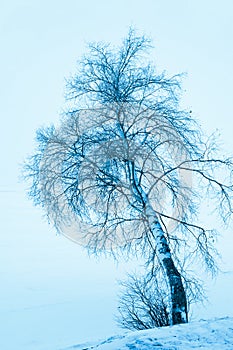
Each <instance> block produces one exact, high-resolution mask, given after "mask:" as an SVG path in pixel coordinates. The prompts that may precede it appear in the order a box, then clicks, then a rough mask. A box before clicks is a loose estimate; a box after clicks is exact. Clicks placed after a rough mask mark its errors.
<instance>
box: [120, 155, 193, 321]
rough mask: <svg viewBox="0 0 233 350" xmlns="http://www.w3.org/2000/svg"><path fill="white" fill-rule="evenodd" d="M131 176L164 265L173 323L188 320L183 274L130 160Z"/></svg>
mask: <svg viewBox="0 0 233 350" xmlns="http://www.w3.org/2000/svg"><path fill="white" fill-rule="evenodd" d="M127 164H128V168H129V178H130V182H131V184H132V187H131V189H132V193H133V195H134V197H135V199H136V200H138V201H139V202H141V204H142V205H143V207H144V214H145V216H146V220H147V222H148V225H149V229H150V232H151V234H152V236H153V240H155V245H156V246H155V249H156V253H157V256H158V258H159V261H160V263H161V265H162V266H163V267H164V270H165V273H166V276H167V280H168V284H169V286H170V293H171V309H172V310H171V324H173V325H174V324H180V323H187V322H188V312H187V299H186V293H185V290H184V286H183V282H182V278H181V275H180V273H179V271H178V270H177V268H176V267H175V264H174V261H173V258H172V255H171V251H170V248H169V243H168V241H167V238H166V236H165V234H164V231H163V228H162V226H161V224H160V222H159V220H158V217H157V214H156V212H155V211H154V209H153V208H152V206H151V204H150V202H149V199H148V196H147V195H146V193H145V192H144V190H143V189H142V187H141V185H140V183H139V181H138V178H137V174H136V171H135V166H134V162H133V161H129V162H128V163H127Z"/></svg>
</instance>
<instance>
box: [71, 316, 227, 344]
mask: <svg viewBox="0 0 233 350" xmlns="http://www.w3.org/2000/svg"><path fill="white" fill-rule="evenodd" d="M72 349H76V350H96V349H98V350H155V349H163V350H189V349H211V350H225V349H228V350H233V317H232V318H230V317H226V318H220V319H213V320H208V321H206V320H201V321H199V322H191V323H188V324H184V325H176V326H172V327H163V328H157V329H150V330H146V331H136V332H129V333H126V334H124V335H120V336H114V337H111V338H109V339H107V340H105V341H102V342H100V343H99V344H91V343H86V344H80V345H74V346H71V347H69V348H66V349H64V350H72Z"/></svg>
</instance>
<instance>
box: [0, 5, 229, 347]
mask: <svg viewBox="0 0 233 350" xmlns="http://www.w3.org/2000/svg"><path fill="white" fill-rule="evenodd" d="M0 5H1V7H0V8H1V10H0V45H1V46H0V47H1V55H0V61H1V64H0V77H1V84H0V103H1V138H0V142H1V148H0V149H1V172H0V216H1V231H0V250H1V252H0V275H1V280H2V287H1V290H0V324H1V326H0V332H3V335H4V336H3V337H2V336H1V335H0V342H1V341H3V342H5V343H4V349H7V346H8V345H7V342H8V341H10V343H9V349H13V348H16V347H15V344H17V346H18V349H20V348H21V347H22V349H39V348H40V347H41V348H42V349H45V348H48V349H50V350H52V344H54V341H55V339H56V341H57V342H58V343H59V344H60V346H66V345H70V344H71V343H72V342H76V343H77V342H82V341H87V340H90V339H92V338H98V337H99V338H101V337H104V336H108V335H111V333H115V332H119V329H117V327H116V324H115V321H114V317H113V314H114V313H115V312H116V308H117V301H116V300H117V288H118V287H117V283H116V280H117V279H119V278H122V277H123V276H125V274H126V271H128V270H129V269H132V268H134V266H135V265H136V262H135V261H129V262H127V263H126V262H119V263H118V264H117V263H116V262H114V261H112V260H109V259H105V258H101V259H100V258H98V259H95V258H93V257H91V258H90V257H89V256H88V254H87V252H86V251H85V250H84V249H83V248H82V247H79V246H78V245H76V244H74V243H72V242H70V241H69V240H67V239H65V238H64V237H61V236H58V235H56V232H55V231H54V229H53V228H52V227H50V226H49V225H48V224H47V222H46V219H45V218H44V217H43V213H42V212H41V211H40V210H39V209H38V208H35V207H33V205H32V203H31V202H30V201H29V200H28V199H27V197H26V194H25V188H26V185H25V184H24V183H22V182H20V181H19V178H20V169H21V164H22V162H23V160H24V159H25V158H26V157H27V156H28V155H30V154H31V153H32V152H33V149H34V146H35V141H34V137H35V131H36V130H37V129H38V128H39V127H41V126H43V125H45V126H47V125H49V124H51V123H57V122H58V121H59V113H60V112H61V111H62V107H63V106H64V91H65V90H64V87H65V78H67V77H69V76H70V75H71V74H73V73H74V72H75V67H76V62H77V60H78V59H79V58H80V57H81V55H82V54H83V53H85V50H86V44H87V43H88V42H93V41H107V42H111V43H113V44H114V45H118V44H119V43H120V41H121V39H122V38H123V37H124V36H125V35H126V34H127V31H128V28H129V26H134V27H135V28H136V29H138V31H139V33H141V34H146V35H148V36H150V37H151V38H152V40H153V45H154V49H153V51H152V53H151V56H150V58H151V60H153V61H155V64H156V66H157V68H158V70H166V71H167V72H168V74H171V75H172V74H176V73H181V72H185V73H187V76H186V78H185V79H184V81H183V89H184V95H183V99H182V104H184V106H186V107H187V108H190V110H192V111H193V115H195V116H196V117H197V118H198V120H199V122H200V123H201V125H202V127H203V129H204V130H205V131H206V132H207V133H212V132H214V131H215V130H216V129H217V130H219V132H220V134H221V140H222V145H223V152H225V153H229V154H230V153H233V138H232V130H233V121H232V120H233V108H232V103H233V102H232V101H233V100H232V81H233V64H232V62H233V45H232V37H233V3H232V1H231V0H222V1H216V0H212V1H210V0H206V1H201V0H190V1H185V0H184V1H182V0H176V1H173V0H144V1H135V0H134V1H131V0H124V1H123V0H118V1H112V2H111V1H107V0H99V1H94V0H87V1H78V0H67V1H54V0H50V1H45V0H40V1H36V0H35V1H32V0H30V1H29V0H28V1H25V0H21V1H16V0H12V1H10V0H8V1H4V0H0ZM209 222H210V223H211V225H214V226H215V224H216V225H218V223H215V222H212V218H211V217H210V218H209ZM232 232H233V230H232V224H231V226H230V227H229V228H228V229H222V231H221V237H220V238H219V241H218V246H217V247H218V249H219V250H220V252H221V253H222V255H223V263H222V269H223V270H224V271H225V272H224V273H223V274H221V275H220V276H219V277H218V278H217V279H216V280H215V281H214V282H210V281H208V296H209V303H208V304H207V305H206V306H205V308H203V307H199V308H198V310H195V312H194V316H193V317H194V318H195V317H196V318H198V317H199V318H200V317H203V318H208V317H214V316H227V315H228V316H233V305H232V302H231V290H232V287H233V275H232V273H233V258H232V254H231V247H232V244H233V233H232ZM12 334H14V336H12ZM9 339H10V340H9ZM0 347H1V346H0ZM1 348H3V347H1Z"/></svg>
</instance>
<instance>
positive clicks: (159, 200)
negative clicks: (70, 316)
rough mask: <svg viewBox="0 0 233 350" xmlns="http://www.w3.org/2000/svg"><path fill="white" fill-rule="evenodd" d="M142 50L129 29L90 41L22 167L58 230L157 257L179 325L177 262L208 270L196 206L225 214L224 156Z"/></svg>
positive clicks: (93, 244) (183, 317)
mask: <svg viewBox="0 0 233 350" xmlns="http://www.w3.org/2000/svg"><path fill="white" fill-rule="evenodd" d="M149 49H150V41H149V40H148V39H147V38H145V37H144V36H137V35H136V33H135V32H134V31H133V30H130V31H129V34H128V36H127V37H126V39H124V40H123V43H122V45H121V46H120V47H119V48H114V47H111V46H110V45H105V44H102V43H97V44H96V43H94V44H91V45H90V47H89V51H88V53H87V55H85V56H84V57H83V58H82V59H81V60H80V62H79V65H78V67H79V68H78V70H77V72H76V73H75V74H74V76H73V77H71V78H70V79H68V81H67V96H66V97H67V110H66V112H65V113H64V115H63V116H62V118H61V122H60V125H59V126H57V127H54V126H53V127H49V128H45V129H40V130H39V131H38V133H37V143H38V148H37V150H36V151H35V153H34V154H33V156H32V157H31V158H30V159H29V160H28V162H27V164H26V166H25V169H26V177H27V178H29V179H31V180H32V182H31V189H30V195H31V197H32V198H33V199H34V201H35V203H36V204H39V205H41V206H42V207H43V208H44V210H45V212H46V213H47V216H48V219H49V221H50V222H51V223H52V224H53V225H54V226H55V228H56V230H57V231H58V232H60V233H62V234H64V235H65V236H67V237H69V238H70V239H72V240H74V241H75V242H78V243H80V244H83V245H85V246H87V248H88V249H89V250H91V251H93V252H95V253H98V252H100V251H106V250H107V251H109V252H111V253H112V254H117V252H118V251H121V250H124V251H127V252H128V253H129V254H134V253H135V252H137V253H138V254H140V253H141V254H142V255H143V256H144V258H145V259H146V262H147V264H148V265H150V268H151V271H152V273H153V267H154V266H156V267H157V266H160V268H161V271H162V272H163V275H164V279H165V280H166V282H167V284H168V286H169V290H170V302H171V310H170V317H171V324H177V323H185V322H187V321H188V316H187V298H186V292H185V289H184V278H183V274H184V272H185V266H186V265H185V263H184V262H187V261H189V263H190V264H191V263H193V262H195V261H197V260H200V259H201V260H200V261H202V263H201V264H202V265H203V266H204V265H205V266H206V267H207V269H209V270H212V271H214V269H215V264H214V246H213V235H214V232H213V231H211V230H208V229H206V228H205V227H202V226H199V224H198V222H199V221H198V216H197V214H198V210H197V209H198V207H199V205H200V203H201V201H202V198H203V196H206V194H205V193H207V196H209V198H214V199H216V201H214V203H215V204H216V208H218V209H219V213H220V217H222V218H227V217H229V215H230V214H231V213H232V182H231V173H232V162H231V160H230V159H223V158H221V157H219V156H218V155H217V153H216V149H215V145H214V142H212V141H211V140H208V141H205V138H204V137H203V135H202V132H201V130H200V127H199V125H198V124H197V123H196V122H195V120H194V119H193V118H192V117H191V114H190V112H189V111H186V110H182V109H181V108H180V106H179V97H180V80H181V76H180V75H175V76H172V77H168V76H167V75H166V74H165V73H158V72H157V70H156V66H155V65H154V64H152V63H150V62H148V61H147V59H146V54H147V52H148V50H149ZM222 174H224V176H222ZM211 196H212V197H211ZM204 198H205V197H204Z"/></svg>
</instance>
